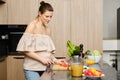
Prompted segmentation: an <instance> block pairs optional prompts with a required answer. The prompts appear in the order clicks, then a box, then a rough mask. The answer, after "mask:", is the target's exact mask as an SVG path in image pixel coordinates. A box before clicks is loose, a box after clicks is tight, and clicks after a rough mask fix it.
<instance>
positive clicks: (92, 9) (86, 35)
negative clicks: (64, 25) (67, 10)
mask: <svg viewBox="0 0 120 80" xmlns="http://www.w3.org/2000/svg"><path fill="white" fill-rule="evenodd" d="M102 7H103V0H71V15H70V16H71V18H70V19H71V23H70V24H71V25H70V26H71V31H70V35H71V40H72V41H73V42H74V43H75V44H77V45H79V44H80V43H83V45H84V51H85V50H88V49H89V50H91V51H92V50H95V49H97V50H100V51H101V52H102V37H103V36H102V28H103V26H102V24H103V23H102V21H103V15H102V13H103V12H102V11H103V8H102Z"/></svg>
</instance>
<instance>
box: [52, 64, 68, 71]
mask: <svg viewBox="0 0 120 80" xmlns="http://www.w3.org/2000/svg"><path fill="white" fill-rule="evenodd" d="M52 70H68V67H64V66H61V65H58V64H54V65H53V67H52Z"/></svg>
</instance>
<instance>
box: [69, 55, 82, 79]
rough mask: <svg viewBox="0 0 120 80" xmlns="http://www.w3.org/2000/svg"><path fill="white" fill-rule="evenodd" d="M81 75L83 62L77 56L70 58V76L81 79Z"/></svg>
mask: <svg viewBox="0 0 120 80" xmlns="http://www.w3.org/2000/svg"><path fill="white" fill-rule="evenodd" d="M82 73H83V60H82V58H81V57H80V56H79V55H74V56H72V63H71V75H72V76H73V77H81V76H82Z"/></svg>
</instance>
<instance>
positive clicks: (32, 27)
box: [25, 21, 35, 33]
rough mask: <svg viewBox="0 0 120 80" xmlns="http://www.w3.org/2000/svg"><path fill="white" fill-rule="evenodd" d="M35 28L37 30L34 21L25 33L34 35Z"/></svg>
mask: <svg viewBox="0 0 120 80" xmlns="http://www.w3.org/2000/svg"><path fill="white" fill-rule="evenodd" d="M34 28H35V21H32V22H30V23H29V24H28V26H27V28H26V30H25V32H26V33H33V31H34Z"/></svg>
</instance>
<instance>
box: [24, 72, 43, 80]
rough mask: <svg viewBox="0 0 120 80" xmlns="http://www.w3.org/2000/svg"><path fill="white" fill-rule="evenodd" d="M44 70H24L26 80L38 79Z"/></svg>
mask: <svg viewBox="0 0 120 80" xmlns="http://www.w3.org/2000/svg"><path fill="white" fill-rule="evenodd" d="M43 72H44V71H30V70H24V74H25V78H26V80H40V76H41V75H42V74H43Z"/></svg>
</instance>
